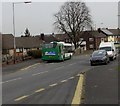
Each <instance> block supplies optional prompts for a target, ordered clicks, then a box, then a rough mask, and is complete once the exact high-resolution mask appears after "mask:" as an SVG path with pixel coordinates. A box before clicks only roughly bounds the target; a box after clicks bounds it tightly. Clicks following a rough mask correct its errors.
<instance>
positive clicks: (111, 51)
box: [99, 42, 117, 60]
mask: <svg viewBox="0 0 120 106" xmlns="http://www.w3.org/2000/svg"><path fill="white" fill-rule="evenodd" d="M99 49H100V50H102V49H104V50H106V51H107V53H108V56H109V58H110V60H114V59H116V56H117V52H116V48H115V45H114V43H113V42H101V43H100V45H99Z"/></svg>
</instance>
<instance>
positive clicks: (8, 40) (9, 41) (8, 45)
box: [2, 34, 14, 49]
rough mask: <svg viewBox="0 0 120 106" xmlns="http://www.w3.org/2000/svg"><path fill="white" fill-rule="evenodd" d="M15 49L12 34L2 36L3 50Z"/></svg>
mask: <svg viewBox="0 0 120 106" xmlns="http://www.w3.org/2000/svg"><path fill="white" fill-rule="evenodd" d="M13 48H14V36H13V35H12V34H2V49H13Z"/></svg>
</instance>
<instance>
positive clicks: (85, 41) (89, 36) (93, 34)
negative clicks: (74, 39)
mask: <svg viewBox="0 0 120 106" xmlns="http://www.w3.org/2000/svg"><path fill="white" fill-rule="evenodd" d="M106 40H107V38H106V36H105V35H104V34H102V33H99V32H98V31H84V32H83V34H81V35H80V41H81V42H82V43H81V44H80V45H82V47H84V48H85V50H94V49H98V47H99V44H100V42H101V41H106Z"/></svg>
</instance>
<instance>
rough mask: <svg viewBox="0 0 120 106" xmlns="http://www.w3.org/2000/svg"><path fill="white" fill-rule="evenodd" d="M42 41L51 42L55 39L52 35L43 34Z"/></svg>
mask: <svg viewBox="0 0 120 106" xmlns="http://www.w3.org/2000/svg"><path fill="white" fill-rule="evenodd" d="M44 41H45V42H46V43H49V42H52V41H57V39H56V38H55V37H54V36H53V35H45V36H44Z"/></svg>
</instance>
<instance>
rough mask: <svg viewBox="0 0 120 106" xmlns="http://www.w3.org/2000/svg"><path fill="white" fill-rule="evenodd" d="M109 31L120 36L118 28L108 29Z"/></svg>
mask: <svg viewBox="0 0 120 106" xmlns="http://www.w3.org/2000/svg"><path fill="white" fill-rule="evenodd" d="M108 30H109V31H110V32H112V33H113V35H114V36H116V35H119V36H120V29H108Z"/></svg>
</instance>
